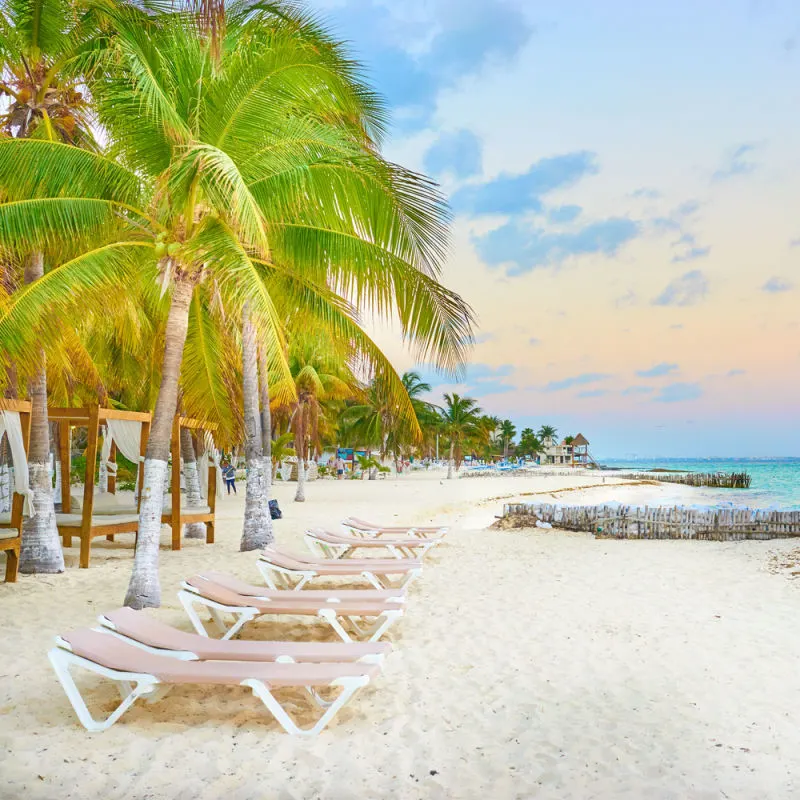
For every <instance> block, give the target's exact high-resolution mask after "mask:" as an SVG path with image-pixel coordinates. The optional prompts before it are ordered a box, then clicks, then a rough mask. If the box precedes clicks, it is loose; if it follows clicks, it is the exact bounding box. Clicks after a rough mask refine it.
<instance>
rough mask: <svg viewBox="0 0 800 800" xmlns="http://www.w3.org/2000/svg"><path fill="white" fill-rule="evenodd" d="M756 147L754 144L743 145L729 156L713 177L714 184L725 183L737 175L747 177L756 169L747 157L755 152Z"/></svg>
mask: <svg viewBox="0 0 800 800" xmlns="http://www.w3.org/2000/svg"><path fill="white" fill-rule="evenodd" d="M755 149H756V147H755V145H752V144H742V145H739V147H737V148H736V149H735V150H734V151H733V153H732V154H731V155H730V156H728V158H727V159H726V161H725V163H724V164H723V166H722V167H720V168H719V169H718V170H717V171H716V172H715V173H714V174H713V175H712V176H711V180H712V181H714V182H719V181H725V180H728V179H729V178H733V177H735V176H736V175H746V174H748V173H749V172H752V171H753V170H754V169H755V168H756V164H754V163H753V162H752V161H749V160H748V159H747V156H749V155H750V154H752V153H753V152H754V151H755Z"/></svg>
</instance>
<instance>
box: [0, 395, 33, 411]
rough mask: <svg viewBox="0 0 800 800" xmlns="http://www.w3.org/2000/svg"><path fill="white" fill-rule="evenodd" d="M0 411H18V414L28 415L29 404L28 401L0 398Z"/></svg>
mask: <svg viewBox="0 0 800 800" xmlns="http://www.w3.org/2000/svg"><path fill="white" fill-rule="evenodd" d="M0 411H18V412H19V413H20V414H30V413H31V404H30V401H28V400H13V399H12V398H10V397H0Z"/></svg>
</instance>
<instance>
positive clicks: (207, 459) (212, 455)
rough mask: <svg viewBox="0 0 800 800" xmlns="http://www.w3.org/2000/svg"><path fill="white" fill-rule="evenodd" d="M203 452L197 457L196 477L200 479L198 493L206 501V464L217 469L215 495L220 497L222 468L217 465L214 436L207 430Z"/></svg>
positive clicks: (217, 455) (217, 457)
mask: <svg viewBox="0 0 800 800" xmlns="http://www.w3.org/2000/svg"><path fill="white" fill-rule="evenodd" d="M203 438H204V444H205V447H204V449H203V454H202V455H201V456H200V458H198V459H197V470H198V473H199V474H198V477H199V479H200V493H201V494H202V495H203V497H205V498H206V502H208V499H207V498H208V465H209V463H211V464H213V465H214V469H216V471H217V480H216V484H217V497H222V494H223V492H222V470H221V469H220V466H219V451H218V450H217V448H216V447H215V446H214V437H213V436H212V435H211V434H210V433H209V432H208V431H206V432H205V436H204V437H203Z"/></svg>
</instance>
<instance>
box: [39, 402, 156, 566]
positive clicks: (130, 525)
mask: <svg viewBox="0 0 800 800" xmlns="http://www.w3.org/2000/svg"><path fill="white" fill-rule="evenodd" d="M47 413H48V416H49V417H50V421H51V422H54V423H57V428H58V433H57V442H58V453H59V460H60V462H61V512H60V513H57V514H56V525H57V526H58V532H59V534H60V535H61V538H62V541H63V544H64V547H71V546H72V537H73V536H78V537H79V539H80V557H79V562H78V563H79V565H80V567H81V568H83V569H87V568H88V567H89V556H90V553H91V545H92V539H95V538H97V537H98V536H105V537H106V538H107V539H108V540H109V541H112V542H113V541H114V536H115V535H116V534H118V533H137V532H138V530H139V514H138V509H137V508H134V507H131V508H120V509H119V511H118V512H116V513H103V514H95V513H93V511H94V488H95V480H94V464H95V461H96V460H97V445H98V440H99V438H100V426H101V424H103V423H106V424H107V423H108V421H109V420H128V421H131V422H139V423H140V424H141V433H140V436H139V454H140V456H141V457H143V456H144V452H145V448H146V446H147V439H148V437H149V435H150V419H151V415H150V413H149V412H142V411H118V410H116V409H113V408H100V407H99V406H98V405H90V406H86V407H84V408H50V409H48V412H47ZM72 427H85V428H86V429H87V445H86V465H87V469H86V475H85V478H84V484H83V505H82V508H81V513H80V514H73V513H72V495H71V493H70V488H71V487H70V468H71V463H70V428H72ZM110 460H113V461H116V448H115V447H113V446H112V455H111V457H110ZM143 480H144V465H143V464H142V462H141V461H140V462H139V471H138V481H137V483H138V487H139V493H141V489H142V481H143ZM109 489H110V490H111V491H112V493H113V492H115V491H116V480H115V479H114V477H113V476H109Z"/></svg>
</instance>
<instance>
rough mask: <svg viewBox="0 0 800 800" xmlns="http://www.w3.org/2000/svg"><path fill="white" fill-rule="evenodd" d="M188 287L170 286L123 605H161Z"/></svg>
mask: <svg viewBox="0 0 800 800" xmlns="http://www.w3.org/2000/svg"><path fill="white" fill-rule="evenodd" d="M193 289H194V285H193V283H192V282H191V281H190V280H187V279H185V278H183V279H178V280H176V281H175V285H174V287H173V289H172V300H171V302H170V308H169V316H168V317H167V329H166V333H165V337H164V358H163V361H162V365H161V386H160V387H159V389H158V399H157V400H156V410H155V413H154V414H153V422H152V425H151V427H150V438H149V439H148V441H147V451H146V453H145V458H144V480H143V482H142V496H141V504H140V506H139V533H138V535H137V537H136V553H135V555H134V558H133V573H132V575H131V580H130V583H129V584H128V592H127V594H126V595H125V605H126V606H130V607H131V608H146V607H157V606H159V605H161V585H160V583H159V580H158V544H159V539H160V536H161V513H162V511H163V509H164V490H165V489H166V486H167V465H168V461H169V450H170V441H171V438H172V425H173V422H174V420H175V413H176V411H177V409H178V379H179V378H180V374H181V361H182V360H183V347H184V345H185V344H186V330H187V328H188V325H189V304H190V303H191V300H192V291H193Z"/></svg>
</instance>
